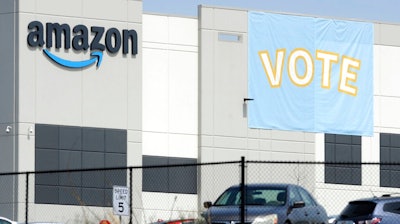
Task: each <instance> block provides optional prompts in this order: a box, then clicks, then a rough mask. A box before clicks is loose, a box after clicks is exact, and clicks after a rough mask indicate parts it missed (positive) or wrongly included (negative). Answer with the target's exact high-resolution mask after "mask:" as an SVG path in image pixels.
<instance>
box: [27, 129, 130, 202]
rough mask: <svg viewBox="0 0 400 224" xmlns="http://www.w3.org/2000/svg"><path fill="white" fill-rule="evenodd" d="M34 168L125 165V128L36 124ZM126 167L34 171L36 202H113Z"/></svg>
mask: <svg viewBox="0 0 400 224" xmlns="http://www.w3.org/2000/svg"><path fill="white" fill-rule="evenodd" d="M35 129H36V136H35V140H36V141H35V170H36V171H53V170H77V169H92V168H107V167H126V165H127V161H126V154H127V133H126V130H119V129H104V128H89V127H72V126H61V125H44V124H36V126H35ZM126 179H127V173H126V169H121V170H119V169H118V170H110V171H107V170H100V171H96V170H94V171H80V172H73V171H70V172H61V173H43V174H36V175H35V203H42V204H63V205H83V204H84V205H91V206H112V201H111V199H112V188H113V186H114V185H118V186H126V184H127V183H126Z"/></svg>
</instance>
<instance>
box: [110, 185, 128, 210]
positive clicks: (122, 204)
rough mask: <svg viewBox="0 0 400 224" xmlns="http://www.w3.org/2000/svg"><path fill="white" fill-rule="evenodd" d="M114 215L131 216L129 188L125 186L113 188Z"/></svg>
mask: <svg viewBox="0 0 400 224" xmlns="http://www.w3.org/2000/svg"><path fill="white" fill-rule="evenodd" d="M113 210H114V215H123V216H129V188H128V187H125V186H114V187H113Z"/></svg>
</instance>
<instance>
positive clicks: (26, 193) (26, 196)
mask: <svg viewBox="0 0 400 224" xmlns="http://www.w3.org/2000/svg"><path fill="white" fill-rule="evenodd" d="M25 183H26V186H25V224H27V223H28V206H29V204H28V203H29V172H26V181H25Z"/></svg>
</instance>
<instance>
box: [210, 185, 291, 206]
mask: <svg viewBox="0 0 400 224" xmlns="http://www.w3.org/2000/svg"><path fill="white" fill-rule="evenodd" d="M245 192H246V194H245V195H246V205H269V206H281V205H284V204H285V203H286V188H277V187H268V186H257V187H248V188H246V190H245ZM240 199H241V192H240V188H239V187H233V188H229V189H228V190H226V191H225V192H224V193H222V195H221V196H219V198H218V199H217V200H216V201H215V203H214V206H230V205H240V203H241V200H240Z"/></svg>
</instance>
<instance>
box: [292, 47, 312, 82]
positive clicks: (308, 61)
mask: <svg viewBox="0 0 400 224" xmlns="http://www.w3.org/2000/svg"><path fill="white" fill-rule="evenodd" d="M299 59H302V60H303V61H304V63H305V68H306V70H305V72H304V74H303V75H298V73H297V61H298V60H299ZM288 72H289V77H290V80H291V81H292V82H293V84H295V85H296V86H308V85H309V84H310V83H311V81H312V80H313V77H314V62H313V60H312V57H311V54H310V52H308V51H307V50H306V49H302V48H296V49H294V50H293V51H292V53H291V54H290V56H289V63H288Z"/></svg>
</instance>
